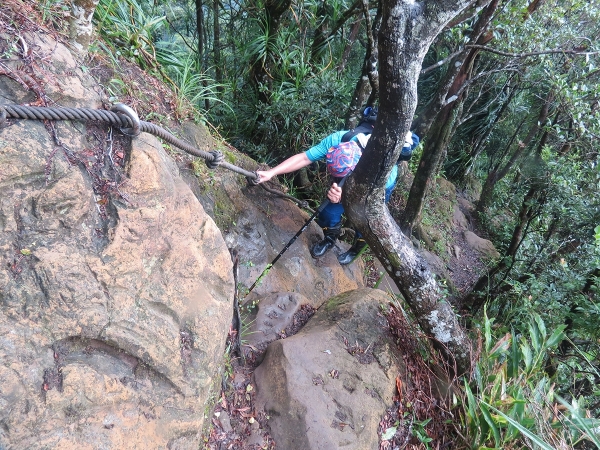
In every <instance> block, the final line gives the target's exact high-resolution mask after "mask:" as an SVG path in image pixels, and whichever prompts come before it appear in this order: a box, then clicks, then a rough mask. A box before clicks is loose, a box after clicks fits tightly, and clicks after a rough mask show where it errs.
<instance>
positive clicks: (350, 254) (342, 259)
mask: <svg viewBox="0 0 600 450" xmlns="http://www.w3.org/2000/svg"><path fill="white" fill-rule="evenodd" d="M367 247H368V245H367V242H366V241H365V240H364V239H362V238H358V239H357V240H356V241H355V242H354V244H352V247H350V249H349V250H348V251H347V252H345V253H342V254H341V255H340V256H338V261H339V263H340V264H341V265H342V266H345V265H346V264H350V263H351V262H352V261H354V260H355V259H356V258H358V257H359V256H360V255H361V254H362V252H364V251H365V250H366V249H367Z"/></svg>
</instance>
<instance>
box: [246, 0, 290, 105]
mask: <svg viewBox="0 0 600 450" xmlns="http://www.w3.org/2000/svg"><path fill="white" fill-rule="evenodd" d="M291 4H292V0H266V1H265V5H264V19H265V27H264V29H263V30H262V32H263V33H264V34H265V35H266V36H267V42H266V43H265V50H264V56H262V57H259V56H258V55H255V57H254V61H253V62H252V67H251V68H250V84H251V85H252V86H253V87H254V89H255V91H256V93H257V95H258V99H259V101H261V102H262V103H266V104H268V103H270V101H271V95H270V94H271V93H270V90H269V89H260V87H261V86H265V87H268V86H269V85H270V83H269V79H270V77H269V64H270V61H272V58H271V55H270V51H271V49H272V48H274V46H273V45H272V43H273V42H274V41H275V40H276V39H277V33H278V32H279V25H280V24H281V16H282V15H283V13H285V12H286V11H287V10H288V8H289V7H290V5H291Z"/></svg>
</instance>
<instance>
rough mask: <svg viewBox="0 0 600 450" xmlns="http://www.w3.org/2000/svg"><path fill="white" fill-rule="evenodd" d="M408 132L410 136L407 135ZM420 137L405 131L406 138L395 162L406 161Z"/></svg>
mask: <svg viewBox="0 0 600 450" xmlns="http://www.w3.org/2000/svg"><path fill="white" fill-rule="evenodd" d="M408 134H410V138H409V136H408ZM419 142H420V139H419V136H417V135H416V134H415V133H411V132H410V131H409V132H408V133H407V136H406V139H405V141H404V146H403V147H402V151H401V152H400V157H399V158H398V162H397V163H396V164H399V163H401V162H402V161H408V160H409V159H410V158H411V156H412V154H413V151H414V150H415V148H417V146H418V145H419Z"/></svg>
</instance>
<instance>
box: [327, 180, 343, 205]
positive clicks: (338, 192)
mask: <svg viewBox="0 0 600 450" xmlns="http://www.w3.org/2000/svg"><path fill="white" fill-rule="evenodd" d="M327 198H328V199H329V201H330V202H331V203H339V202H340V201H342V188H341V187H339V186H338V185H337V183H333V184H332V185H331V187H330V188H329V191H327Z"/></svg>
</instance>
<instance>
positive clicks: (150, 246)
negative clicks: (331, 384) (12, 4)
mask: <svg viewBox="0 0 600 450" xmlns="http://www.w3.org/2000/svg"><path fill="white" fill-rule="evenodd" d="M24 39H25V40H26V41H27V42H28V43H29V45H30V46H35V48H36V52H39V53H40V54H42V55H50V57H55V58H56V60H57V61H56V62H57V63H56V64H54V65H52V64H51V65H49V66H48V67H49V70H47V71H44V73H43V76H44V77H47V78H48V83H47V88H48V91H47V92H48V96H47V97H46V98H47V99H49V98H51V94H57V98H58V99H60V101H61V103H62V104H63V105H67V106H72V107H81V106H86V107H89V106H93V107H94V106H95V107H97V106H99V104H100V102H99V98H98V97H97V94H96V93H95V92H96V91H99V90H100V89H99V87H98V86H95V89H89V84H90V79H89V78H86V77H85V75H84V74H83V72H82V71H81V69H80V66H79V65H78V64H77V63H76V61H74V60H73V59H72V57H71V56H70V52H69V51H68V50H67V49H66V48H65V47H64V46H63V45H62V44H60V43H57V42H53V41H50V40H49V39H47V38H44V37H43V36H27V35H25V36H24ZM16 64H17V62H16V61H15V64H14V65H13V66H12V67H13V68H14V69H15V70H16V67H15V66H16ZM40 76H42V75H40ZM81 80H86V81H85V82H82V81H81ZM0 89H1V90H2V100H0V102H4V103H12V102H15V103H26V102H31V101H33V100H35V98H36V96H35V95H34V94H33V93H32V92H31V91H24V90H23V89H22V86H21V85H20V84H18V83H17V82H15V81H13V80H12V79H9V78H7V77H2V78H1V83H0ZM58 93H60V95H58ZM37 94H39V93H37ZM117 134H118V133H115V135H114V136H113V137H112V140H110V139H109V138H110V135H109V128H108V127H107V126H105V125H103V124H94V123H89V124H84V123H73V124H70V123H64V122H63V123H61V122H53V123H52V125H51V127H50V126H49V127H45V126H44V124H43V123H42V122H39V121H20V120H18V121H13V120H11V121H9V123H8V126H5V127H4V128H2V129H1V130H0V142H1V145H0V191H1V192H2V196H1V197H0V260H1V266H0V267H1V269H0V306H1V308H0V361H1V364H0V384H1V386H2V388H1V389H0V423H1V424H2V426H1V427H0V447H3V448H63V449H69V448H77V449H79V448H120V449H125V448H166V447H169V448H198V445H199V441H200V432H201V428H202V426H203V423H204V413H205V408H206V403H207V399H208V398H209V395H210V392H211V388H212V387H213V385H215V384H216V383H218V382H219V381H220V378H219V371H220V369H221V361H222V355H223V352H224V348H225V341H226V335H227V330H228V328H229V324H230V321H231V311H232V309H231V308H232V306H231V305H232V300H233V293H234V280H233V271H232V262H231V257H230V255H229V251H228V249H227V246H226V244H225V241H224V240H223V237H222V235H221V233H220V231H219V229H218V228H217V226H216V225H215V223H214V221H213V220H212V219H211V218H210V217H209V216H208V215H207V214H206V213H205V212H204V210H203V208H202V205H201V204H200V203H199V202H198V201H197V199H196V197H195V196H194V194H193V193H192V191H191V190H190V188H189V187H188V186H187V185H186V183H185V182H184V181H183V180H182V178H181V177H180V176H179V170H178V168H177V166H176V165H175V163H174V162H173V160H172V159H171V158H170V157H169V156H168V155H167V154H166V153H165V151H164V149H163V146H162V145H161V143H160V142H159V141H158V140H157V139H155V138H154V137H152V136H149V135H142V136H140V137H139V138H136V139H133V141H132V140H131V139H130V138H128V137H122V136H121V137H119V136H117Z"/></svg>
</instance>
